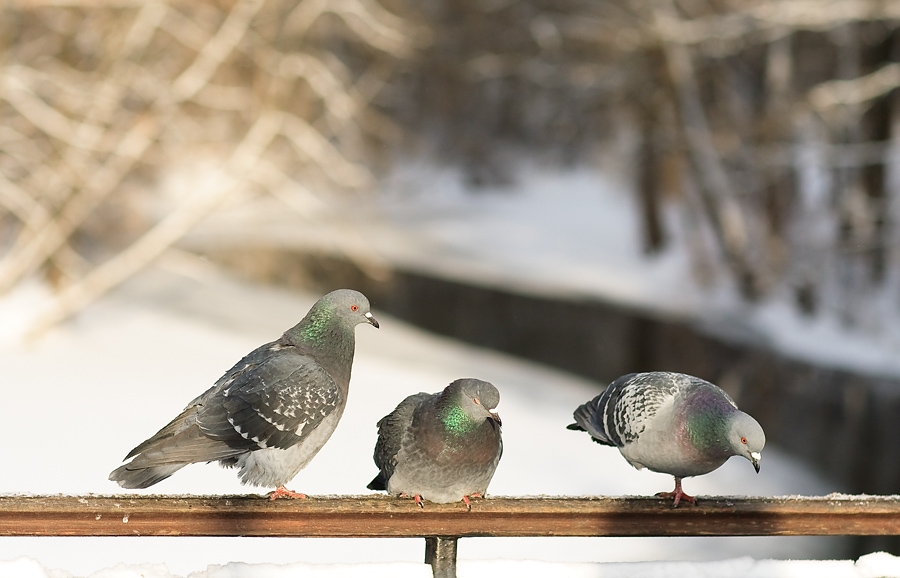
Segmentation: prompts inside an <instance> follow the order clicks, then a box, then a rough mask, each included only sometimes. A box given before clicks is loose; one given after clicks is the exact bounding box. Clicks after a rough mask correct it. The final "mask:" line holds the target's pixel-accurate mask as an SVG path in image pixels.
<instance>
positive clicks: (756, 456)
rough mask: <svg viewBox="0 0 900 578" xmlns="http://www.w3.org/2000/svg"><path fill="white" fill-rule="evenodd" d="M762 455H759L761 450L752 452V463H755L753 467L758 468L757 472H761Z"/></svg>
mask: <svg viewBox="0 0 900 578" xmlns="http://www.w3.org/2000/svg"><path fill="white" fill-rule="evenodd" d="M761 457H762V456H760V455H759V452H750V463H751V464H753V469H755V470H756V473H757V474H758V473H759V459H760V458H761Z"/></svg>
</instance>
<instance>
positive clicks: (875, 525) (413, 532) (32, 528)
mask: <svg viewBox="0 0 900 578" xmlns="http://www.w3.org/2000/svg"><path fill="white" fill-rule="evenodd" d="M829 535H843V536H874V535H900V496H867V495H856V496H853V495H844V494H831V495H828V496H823V497H802V496H791V497H779V498H744V497H741V498H738V497H701V498H700V499H698V504H697V505H696V506H691V505H689V504H685V505H682V506H681V507H679V508H672V507H671V505H670V504H669V501H668V500H663V499H660V498H652V497H621V498H618V497H617V498H607V497H592V498H589V497H579V498H569V497H525V498H505V497H498V498H489V499H481V500H475V501H473V503H472V509H471V510H467V509H466V506H465V505H464V504H463V503H462V502H460V503H458V504H443V505H440V504H431V503H426V504H425V507H424V508H420V507H418V506H416V504H415V503H414V502H413V501H412V500H398V499H394V498H390V497H387V496H371V495H369V496H313V497H311V498H310V499H308V500H276V501H271V500H268V499H265V498H264V497H261V496H215V497H209V496H205V497H193V496H190V497H189V496H136V495H122V496H95V495H88V496H0V536H277V537H345V538H349V537H354V538H384V537H410V538H412V537H424V538H425V539H426V548H425V561H426V562H427V563H429V564H431V566H432V569H433V571H434V575H435V576H436V577H438V578H445V577H453V576H455V575H456V543H457V540H458V539H459V538H461V537H467V536H493V537H525V536H600V537H604V536H610V537H611V536H829Z"/></svg>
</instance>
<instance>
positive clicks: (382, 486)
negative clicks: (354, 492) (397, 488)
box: [366, 472, 387, 491]
mask: <svg viewBox="0 0 900 578" xmlns="http://www.w3.org/2000/svg"><path fill="white" fill-rule="evenodd" d="M366 487H367V488H369V489H370V490H376V491H378V490H381V491H387V480H385V479H384V474H383V473H381V472H378V475H377V476H375V479H373V480H372V481H371V482H369V485H368V486H366Z"/></svg>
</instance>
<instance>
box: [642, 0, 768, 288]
mask: <svg viewBox="0 0 900 578" xmlns="http://www.w3.org/2000/svg"><path fill="white" fill-rule="evenodd" d="M650 9H651V10H652V11H653V15H654V22H656V24H657V27H658V28H659V29H660V30H666V29H667V28H670V27H673V26H674V25H675V24H673V23H677V22H678V16H677V12H676V10H675V6H674V4H673V3H672V1H671V0H662V1H661V2H653V6H652V7H651V8H650ZM660 41H661V42H662V48H663V53H664V54H665V57H666V63H667V65H668V70H669V75H670V77H671V79H672V85H673V86H674V89H675V92H676V95H677V100H678V106H679V110H680V112H681V122H682V130H683V131H684V137H685V142H686V144H687V148H688V152H689V155H690V158H691V160H692V161H693V163H694V165H695V166H696V170H695V171H694V172H695V174H696V176H697V179H698V183H697V184H698V189H699V192H700V196H701V198H702V199H703V205H704V207H705V208H706V211H707V213H708V216H709V219H710V222H711V223H712V226H713V230H714V231H715V233H716V236H717V238H718V240H719V242H720V244H721V248H722V250H723V251H724V253H725V256H726V257H727V260H728V262H729V265H730V266H731V267H732V268H733V269H735V271H736V273H737V274H738V278H739V279H740V280H741V285H742V290H743V291H744V292H745V293H746V294H747V295H748V296H751V297H752V296H755V295H756V288H755V284H756V283H757V282H758V279H756V273H755V272H754V271H753V270H752V268H751V266H750V263H749V262H748V259H747V255H746V249H747V226H746V224H745V222H744V216H743V215H742V213H741V209H740V207H739V205H738V204H737V201H736V199H735V197H736V193H735V189H734V186H733V185H732V183H731V179H730V178H729V176H728V173H727V172H726V171H725V168H724V167H723V165H722V161H721V159H720V158H719V155H718V153H717V152H716V148H715V145H714V144H713V137H712V132H711V130H710V128H709V124H708V122H707V119H706V112H705V111H704V108H703V103H702V101H701V99H700V90H699V87H698V84H697V79H696V72H695V70H694V65H693V62H692V61H691V55H690V53H689V52H688V50H687V48H686V47H685V46H684V45H682V44H677V43H672V42H668V41H667V40H666V37H665V35H662V38H661V39H660Z"/></svg>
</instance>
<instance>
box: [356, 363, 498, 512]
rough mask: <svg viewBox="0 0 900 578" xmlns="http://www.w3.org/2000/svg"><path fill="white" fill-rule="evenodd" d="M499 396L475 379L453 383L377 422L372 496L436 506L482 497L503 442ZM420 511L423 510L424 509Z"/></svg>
mask: <svg viewBox="0 0 900 578" xmlns="http://www.w3.org/2000/svg"><path fill="white" fill-rule="evenodd" d="M499 403H500V393H499V392H498V391H497V388H495V387H494V386H493V385H491V384H490V383H488V382H486V381H481V380H479V379H457V380H456V381H454V382H453V383H451V384H450V385H448V386H447V387H445V388H444V391H442V392H440V393H435V394H427V393H417V394H415V395H411V396H409V397H407V398H406V399H404V400H403V401H402V402H400V405H398V406H397V408H396V409H395V410H394V411H392V412H391V413H389V414H388V415H387V416H385V417H384V418H382V419H381V421H379V422H378V441H377V442H376V444H375V455H374V459H375V465H377V466H378V469H379V470H380V472H379V473H378V475H377V476H375V479H374V480H372V481H371V482H370V483H369V485H368V488H369V489H370V490H387V492H388V493H389V494H393V495H401V496H412V497H413V498H414V499H415V501H416V503H417V504H419V506H422V499H423V498H424V499H425V500H428V501H430V502H435V503H438V504H446V503H450V502H457V501H459V500H462V501H463V502H465V504H466V507H467V508H469V509H471V507H472V506H471V502H470V500H469V498H471V497H480V496H484V494H485V492H486V491H487V487H488V484H489V483H490V481H491V478H492V477H493V476H494V471H495V470H496V469H497V464H498V463H499V462H500V455H501V454H502V453H503V442H502V440H501V437H500V425H501V424H500V416H498V415H497V412H496V407H497V404H499ZM423 507H424V506H423Z"/></svg>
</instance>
